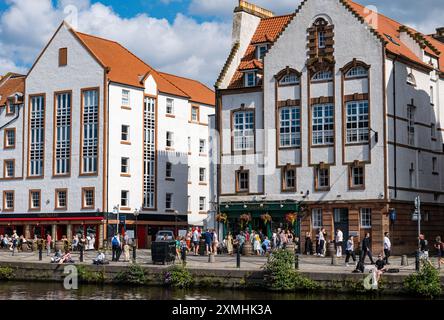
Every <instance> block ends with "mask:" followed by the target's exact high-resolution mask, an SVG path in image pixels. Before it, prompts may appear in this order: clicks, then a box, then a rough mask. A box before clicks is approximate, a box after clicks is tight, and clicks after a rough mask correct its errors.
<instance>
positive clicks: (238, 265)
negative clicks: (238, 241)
mask: <svg viewBox="0 0 444 320" xmlns="http://www.w3.org/2000/svg"><path fill="white" fill-rule="evenodd" d="M236 267H237V268H240V245H238V246H237V252H236Z"/></svg>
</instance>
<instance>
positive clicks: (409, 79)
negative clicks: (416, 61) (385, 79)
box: [406, 73, 416, 87]
mask: <svg viewBox="0 0 444 320" xmlns="http://www.w3.org/2000/svg"><path fill="white" fill-rule="evenodd" d="M406 82H407V84H409V85H411V86H414V87H416V78H415V76H414V75H413V73H409V74H408V75H407V79H406Z"/></svg>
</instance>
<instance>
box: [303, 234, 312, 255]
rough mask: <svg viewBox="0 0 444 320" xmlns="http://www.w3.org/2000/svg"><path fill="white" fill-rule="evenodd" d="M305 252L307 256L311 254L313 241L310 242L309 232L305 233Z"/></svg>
mask: <svg viewBox="0 0 444 320" xmlns="http://www.w3.org/2000/svg"><path fill="white" fill-rule="evenodd" d="M305 254H306V255H307V256H308V255H312V254H313V243H312V242H311V234H310V232H306V233H305Z"/></svg>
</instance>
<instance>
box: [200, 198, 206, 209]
mask: <svg viewBox="0 0 444 320" xmlns="http://www.w3.org/2000/svg"><path fill="white" fill-rule="evenodd" d="M205 210H206V198H205V197H199V211H205Z"/></svg>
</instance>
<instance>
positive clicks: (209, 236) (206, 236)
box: [203, 229, 213, 255]
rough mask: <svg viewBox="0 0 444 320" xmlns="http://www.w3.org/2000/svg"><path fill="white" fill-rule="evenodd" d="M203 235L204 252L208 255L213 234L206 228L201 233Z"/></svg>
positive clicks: (211, 248) (210, 251)
mask: <svg viewBox="0 0 444 320" xmlns="http://www.w3.org/2000/svg"><path fill="white" fill-rule="evenodd" d="M203 236H204V239H205V249H206V254H207V255H209V254H211V253H212V250H213V235H212V233H211V232H210V230H209V229H207V231H206V232H205V233H204V234H203Z"/></svg>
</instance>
